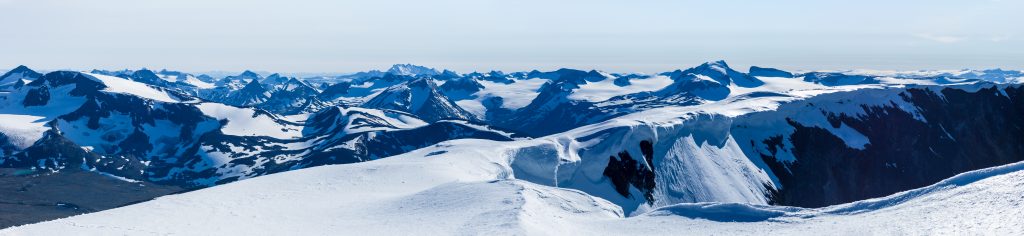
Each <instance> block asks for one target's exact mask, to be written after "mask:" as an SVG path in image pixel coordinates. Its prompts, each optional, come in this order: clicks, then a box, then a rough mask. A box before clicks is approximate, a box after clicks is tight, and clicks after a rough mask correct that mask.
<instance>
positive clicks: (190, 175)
mask: <svg viewBox="0 0 1024 236" xmlns="http://www.w3.org/2000/svg"><path fill="white" fill-rule="evenodd" d="M290 81H293V82H294V81H297V80H290ZM251 84H254V85H255V86H259V84H258V82H257V81H253V82H251ZM301 84H302V83H299V84H293V83H284V84H283V85H282V86H281V87H280V90H279V92H296V91H300V90H301V89H302V87H300V86H299V85H301ZM250 88H252V87H248V88H243V90H241V91H246V89H250ZM0 95H2V96H0V98H2V99H0V101H3V103H2V104H0V114H2V116H0V118H3V119H4V121H5V122H4V124H2V125H0V131H2V132H0V133H2V134H3V136H2V137H3V139H2V140H3V141H4V142H3V145H0V147H3V153H4V157H3V158H2V159H0V166H3V167H9V168H32V169H44V170H51V171H60V170H62V169H68V168H82V169H85V170H93V171H97V172H101V173H105V174H110V175H113V176H118V177H122V178H126V179H131V180H141V181H148V182H156V183H161V184H171V185H179V186H186V187H201V186H209V185H212V184H214V183H219V182H221V183H222V182H227V181H232V180H236V179H240V178H248V177H254V176H259V175H264V174H269V173H275V172H280V171H285V170H291V169H296V168H301V167H306V166H315V165H323V164H336V163H351V162H358V161H365V160H371V159H376V158H381V157H386V156H391V155H395V154H400V153H402V152H405V151H409V150H412V149H415V148H419V147H423V146H426V145H431V144H433V143H437V142H440V141H444V140H449V139H454V138H485V139H497V140H509V139H510V137H511V136H510V135H511V134H509V133H506V132H503V131H496V130H491V129H489V128H486V127H485V126H480V125H475V124H468V123H459V122H437V123H429V124H428V123H426V122H424V121H421V120H419V119H418V118H415V117H413V116H411V115H409V114H405V113H400V112H394V111H380V110H373V109H363V108H347V109H346V108H337V107H335V108H331V109H325V110H323V111H321V112H318V113H314V114H308V115H304V116H295V117H283V116H279V115H276V114H273V113H270V112H266V111H264V110H261V109H257V108H239V107H233V106H229V105H225V104H220V103H211V102H200V100H199V99H197V98H195V97H191V96H189V95H187V94H183V93H179V92H176V91H174V90H169V89H164V88H160V87H156V86H151V85H147V84H144V83H139V82H136V81H133V80H129V79H125V78H120V77H113V76H105V75H99V74H90V73H81V72H70V71H58V72H52V73H48V74H46V75H44V76H42V77H41V78H40V79H38V80H35V81H33V82H31V83H29V84H27V85H26V86H24V87H22V88H20V89H18V90H15V91H13V92H10V93H5V94H0ZM306 117H308V118H306ZM424 134H430V135H424Z"/></svg>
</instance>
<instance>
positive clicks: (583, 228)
mask: <svg viewBox="0 0 1024 236" xmlns="http://www.w3.org/2000/svg"><path fill="white" fill-rule="evenodd" d="M494 144H496V143H492V142H485V141H481V140H463V141H454V142H449V143H445V144H443V145H453V146H462V147H472V148H466V149H460V151H458V153H454V154H449V153H445V154H441V155H434V156H425V154H427V150H418V151H414V152H412V153H410V154H407V155H401V156H398V157H394V158H388V159H381V160H377V161H371V162H365V163H358V164H350V165H334V166H322V167H314V168H309V169H302V170H296V171H291V172H286V173H281V174H275V175H270V176H264V177H260V178H253V179H248V180H243V181H239V182H234V183H230V184H226V185H221V186H217V187H212V188H208V189H202V190H197V191H192V192H187V193H182V194H177V195H170V196H164V197H160V198H158V199H156V200H153V201H148V202H143V203H140V204H135V205H131V206H127V207H122V208H116V209H112V210H107V211H102V212H97V213H91V214H85V215H79V216H74V217H69V218H65V219H59V220H54V221H50V222H43V223H38V224H32V225H26V226H19V227H15V228H9V229H4V230H2V231H0V234H13V235H56V234H62V233H66V232H75V234H77V235H110V234H131V235H167V234H181V235H281V234H287V235H320V234H337V233H339V232H360V234H365V235H394V234H409V233H412V232H415V233H416V234H427V235H452V234H497V235H507V234H526V235H627V234H629V235H693V234H698V235H704V234H717V235H774V234H782V235H807V234H813V235H822V234H826V235H828V234H840V235H848V234H854V235H863V234H960V235H962V234H996V235H1019V234H1021V233H1024V223H1022V221H1019V220H1013V219H1017V218H1019V217H1020V216H1021V215H1022V214H1024V207H1020V206H1021V205H1022V204H1024V197H1021V196H1024V163H1015V164H1010V165H1006V166H1001V167H994V168H989V169H983V170H978V171H972V172H968V173H964V174H960V175H957V176H955V177H952V178H950V179H947V180H944V181H942V182H939V183H937V184H934V185H931V186H927V187H924V188H920V189H915V190H910V191H906V192H901V193H897V194H894V195H891V196H888V197H882V198H877V199H868V200H863V201H858V202H854V203H849V204H842V205H837V206H831V207H825V208H814V209H805V208H796V207H778V206H764V205H753V204H744V203H717V202H704V203H686V204H675V205H670V206H665V207H661V208H657V209H654V210H652V211H650V212H648V213H646V214H641V215H637V216H634V217H625V215H624V214H623V213H622V212H621V210H620V209H618V207H617V206H615V205H614V204H611V203H610V202H608V201H605V200H602V199H600V198H595V197H592V196H589V195H587V194H585V193H583V192H580V191H574V190H570V189H564V188H558V187H550V186H545V185H538V184H533V183H529V182H525V181H521V180H516V179H512V178H510V177H511V176H512V173H510V171H511V170H510V169H509V168H508V167H507V166H506V164H507V162H505V161H504V160H501V158H496V157H500V156H501V155H497V156H495V155H480V154H491V153H481V152H480V151H481V150H489V149H488V148H487V147H488V146H493V145H494ZM485 152H486V151H485ZM153 212H160V214H153ZM197 219H202V220H197Z"/></svg>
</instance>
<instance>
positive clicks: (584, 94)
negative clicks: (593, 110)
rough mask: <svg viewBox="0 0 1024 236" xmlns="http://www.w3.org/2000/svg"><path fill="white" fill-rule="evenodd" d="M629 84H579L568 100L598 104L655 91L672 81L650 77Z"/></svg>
mask: <svg viewBox="0 0 1024 236" xmlns="http://www.w3.org/2000/svg"><path fill="white" fill-rule="evenodd" d="M629 82H630V84H629V85H627V86H618V85H615V80H614V79H605V80H601V81H597V82H588V83H586V84H581V85H580V88H578V89H576V90H575V91H573V93H572V94H570V95H569V99H574V100H584V101H589V102H600V101H605V100H608V99H609V98H612V97H615V96H619V95H626V94H631V93H638V92H644V91H656V90H659V89H661V88H664V87H666V86H668V85H670V84H672V82H673V81H672V79H671V78H669V77H668V76H652V77H649V78H638V79H632V80H630V81H629Z"/></svg>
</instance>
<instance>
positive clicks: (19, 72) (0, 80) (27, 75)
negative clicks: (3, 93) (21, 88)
mask: <svg viewBox="0 0 1024 236" xmlns="http://www.w3.org/2000/svg"><path fill="white" fill-rule="evenodd" d="M39 77H43V74H40V73H39V72H36V71H34V70H32V69H29V68H28V67H27V66H24V65H20V66H18V67H15V68H14V69H13V70H11V71H8V72H7V73H4V74H3V75H2V76H0V85H3V84H9V83H15V82H17V81H19V80H22V79H27V80H35V79H38V78H39Z"/></svg>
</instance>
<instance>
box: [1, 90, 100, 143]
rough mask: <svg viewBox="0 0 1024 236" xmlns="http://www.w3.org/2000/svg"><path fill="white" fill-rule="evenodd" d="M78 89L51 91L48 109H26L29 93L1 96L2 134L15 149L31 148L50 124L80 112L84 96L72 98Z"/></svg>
mask: <svg viewBox="0 0 1024 236" xmlns="http://www.w3.org/2000/svg"><path fill="white" fill-rule="evenodd" d="M73 89H75V86H60V87H57V88H51V89H50V94H51V95H54V96H52V97H50V100H49V101H48V102H47V103H46V105H45V106H29V107H25V106H24V105H22V102H23V101H24V99H25V95H26V93H27V90H24V89H23V90H19V91H15V92H4V93H0V121H3V122H0V133H3V134H4V135H6V136H7V137H8V138H9V139H10V141H11V142H12V144H13V145H15V147H18V148H19V149H24V148H27V147H29V146H31V145H32V144H33V143H35V142H36V141H37V140H39V138H42V135H43V132H45V131H46V130H49V129H50V128H49V127H47V126H46V123H47V122H49V121H50V120H53V119H56V118H57V117H59V116H61V115H64V114H67V113H70V112H72V111H74V110H77V109H78V108H79V107H81V106H82V104H83V103H85V98H84V97H74V96H68V95H67V94H68V93H70V92H71V90H73Z"/></svg>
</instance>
